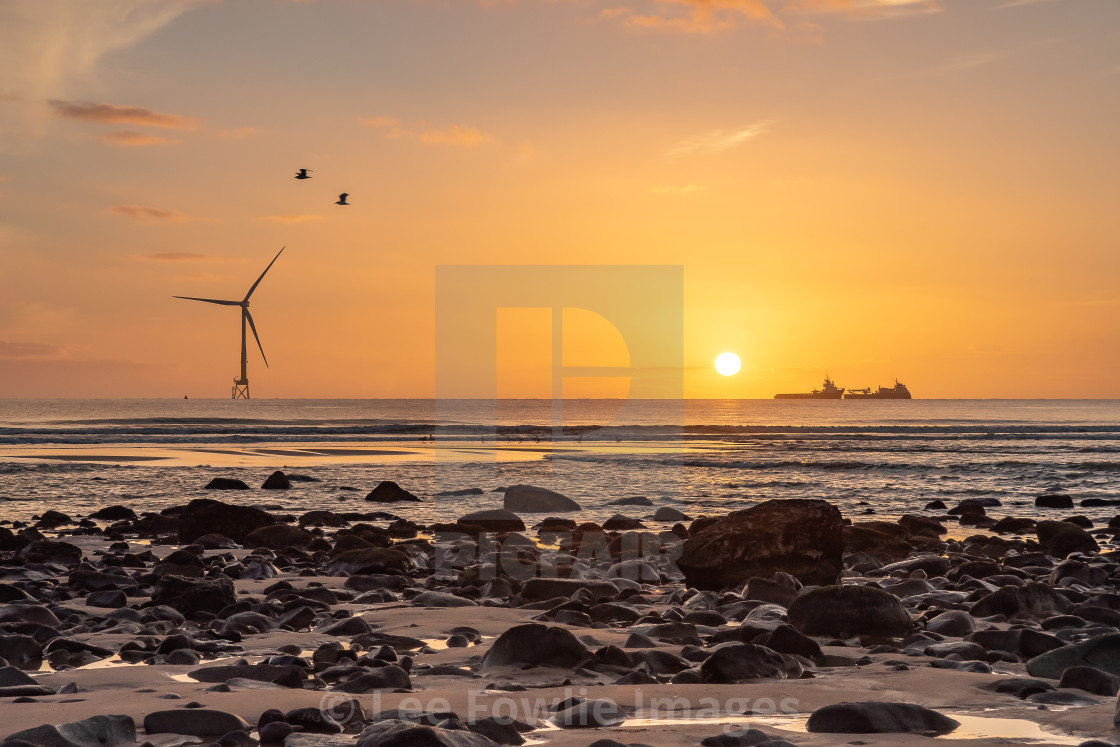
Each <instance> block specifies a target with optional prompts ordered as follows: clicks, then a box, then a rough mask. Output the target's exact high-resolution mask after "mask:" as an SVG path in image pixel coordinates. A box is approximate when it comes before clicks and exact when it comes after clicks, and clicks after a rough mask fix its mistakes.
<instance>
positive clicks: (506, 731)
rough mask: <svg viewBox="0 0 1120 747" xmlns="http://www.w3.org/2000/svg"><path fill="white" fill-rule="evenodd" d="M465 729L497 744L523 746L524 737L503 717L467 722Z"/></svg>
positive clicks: (512, 723)
mask: <svg viewBox="0 0 1120 747" xmlns="http://www.w3.org/2000/svg"><path fill="white" fill-rule="evenodd" d="M467 728H468V729H470V730H471V731H473V732H474V733H475V734H481V735H482V736H484V737H486V738H487V739H491V740H493V741H495V742H497V743H498V744H512V745H519V744H525V737H523V736H521V732H520V731H518V730H517V727H516V726H515V725H514V722H513V721H511V720H510V719H507V718H504V717H503V718H496V717H494V716H487V717H486V718H480V719H478V720H477V721H469V722H467Z"/></svg>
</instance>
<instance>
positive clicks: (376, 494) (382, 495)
mask: <svg viewBox="0 0 1120 747" xmlns="http://www.w3.org/2000/svg"><path fill="white" fill-rule="evenodd" d="M366 500H367V501H373V502H374V503H401V502H403V501H413V502H419V500H420V499H419V498H417V497H416V496H414V495H413V494H412V493H410V492H408V491H407V490H405V489H404V488H402V487H401V486H400V485H397V484H396V483H395V482H393V481H392V480H382V481H381V482H379V483H377V487H376V488H374V489H373V490H371V491H369V494H368V495H366Z"/></svg>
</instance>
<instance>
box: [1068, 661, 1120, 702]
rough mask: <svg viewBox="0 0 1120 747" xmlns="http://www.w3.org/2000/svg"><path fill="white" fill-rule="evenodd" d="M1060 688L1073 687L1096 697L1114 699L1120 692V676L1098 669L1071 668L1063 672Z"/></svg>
mask: <svg viewBox="0 0 1120 747" xmlns="http://www.w3.org/2000/svg"><path fill="white" fill-rule="evenodd" d="M1058 687H1072V688H1076V689H1078V690H1084V691H1085V692H1087V693H1093V694H1094V695H1107V696H1108V697H1112V696H1114V695H1116V693H1117V692H1118V691H1120V676H1116V675H1114V674H1109V673H1108V672H1102V671H1101V670H1099V669H1097V668H1096V667H1070V668H1069V669H1067V670H1066V671H1064V672H1062V680H1061V682H1059V683H1058Z"/></svg>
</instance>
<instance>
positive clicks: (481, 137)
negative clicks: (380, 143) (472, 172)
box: [358, 117, 497, 148]
mask: <svg viewBox="0 0 1120 747" xmlns="http://www.w3.org/2000/svg"><path fill="white" fill-rule="evenodd" d="M358 121H359V122H361V123H362V124H363V125H365V126H366V127H372V128H375V129H384V130H387V131H386V133H385V137H388V138H391V139H394V140H399V139H402V138H403V139H409V140H416V141H417V142H421V143H427V144H428V145H461V146H464V147H467V148H474V147H477V146H479V145H486V144H488V143H494V142H497V141H496V140H495V139H494V137H493V136H492V135H490V134H489V133H486V132H483V131H482V130H480V129H478V128H477V127H471V126H470V125H451V126H450V127H447V128H446V129H433V128H431V127H429V126H428V125H427V124H426V123H424V122H417V123H416V124H415V125H414V129H406V128H405V127H403V126H401V124H400V121H399V120H396V119H393V118H392V117H372V118H367V117H359V118H358Z"/></svg>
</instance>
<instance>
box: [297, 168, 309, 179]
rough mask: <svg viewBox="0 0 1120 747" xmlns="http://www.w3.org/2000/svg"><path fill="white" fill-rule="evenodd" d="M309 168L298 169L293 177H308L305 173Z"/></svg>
mask: <svg viewBox="0 0 1120 747" xmlns="http://www.w3.org/2000/svg"><path fill="white" fill-rule="evenodd" d="M310 170H311V169H300V170H299V173H298V174H296V176H295V178H296V179H310V178H311V177H310V176H308V175H307V172H308V171H310Z"/></svg>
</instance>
